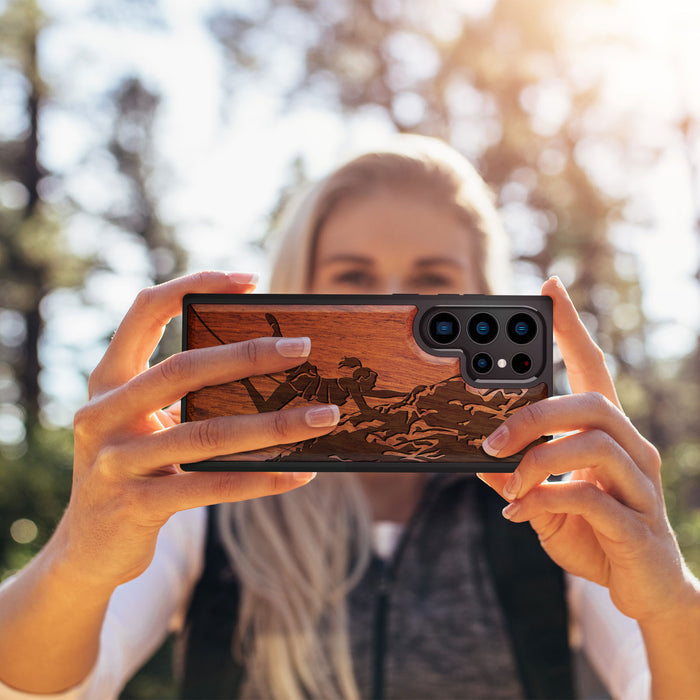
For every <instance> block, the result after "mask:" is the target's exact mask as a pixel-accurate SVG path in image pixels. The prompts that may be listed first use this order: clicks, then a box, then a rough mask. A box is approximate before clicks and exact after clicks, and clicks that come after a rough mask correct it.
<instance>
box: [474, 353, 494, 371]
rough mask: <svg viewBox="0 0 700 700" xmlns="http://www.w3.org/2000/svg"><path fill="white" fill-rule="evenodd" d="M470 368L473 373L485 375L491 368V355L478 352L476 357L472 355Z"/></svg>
mask: <svg viewBox="0 0 700 700" xmlns="http://www.w3.org/2000/svg"><path fill="white" fill-rule="evenodd" d="M472 367H473V368H474V371H475V372H478V373H479V374H485V373H486V372H488V371H490V369H491V368H492V367H493V360H492V359H491V355H487V354H486V353H485V352H480V353H479V354H478V355H474V357H473V358H472Z"/></svg>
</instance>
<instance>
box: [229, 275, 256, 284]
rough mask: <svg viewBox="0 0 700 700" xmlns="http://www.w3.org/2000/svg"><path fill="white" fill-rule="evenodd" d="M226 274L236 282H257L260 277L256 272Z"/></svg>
mask: <svg viewBox="0 0 700 700" xmlns="http://www.w3.org/2000/svg"><path fill="white" fill-rule="evenodd" d="M226 276H227V277H228V278H229V279H230V280H231V282H235V283H236V284H257V283H258V280H259V279H260V275H258V273H257V272H228V273H226Z"/></svg>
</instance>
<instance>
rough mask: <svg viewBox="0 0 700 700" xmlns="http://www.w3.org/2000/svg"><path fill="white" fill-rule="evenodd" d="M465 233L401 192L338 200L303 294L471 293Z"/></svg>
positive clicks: (451, 220) (426, 204) (473, 281)
mask: <svg viewBox="0 0 700 700" xmlns="http://www.w3.org/2000/svg"><path fill="white" fill-rule="evenodd" d="M473 264H474V260H473V254H472V253H471V250H470V245H469V232H468V231H467V230H466V229H465V227H464V224H462V223H461V222H459V221H458V220H457V219H456V217H455V216H454V215H453V214H452V213H449V212H446V211H443V210H442V209H441V208H439V207H438V206H437V205H435V204H433V203H431V202H429V201H427V199H425V200H424V199H421V198H420V196H417V197H416V196H411V195H410V194H407V193H399V192H397V193H392V192H387V193H380V194H376V195H372V196H369V197H362V198H357V199H349V200H346V201H343V202H341V203H340V204H339V205H338V206H336V208H335V209H334V210H333V211H332V212H331V214H330V216H329V217H328V219H327V220H326V223H325V224H324V226H323V228H322V229H321V231H320V233H319V238H318V246H317V249H316V257H315V265H314V275H313V279H312V282H311V289H310V291H311V292H313V293H325V294H334V293H335V294H341V293H342V294H393V293H399V294H401V293H403V294H408V293H414V294H440V293H459V294H462V293H471V294H477V293H480V292H482V291H483V290H480V289H477V287H476V279H477V276H476V275H475V274H474V271H473V267H472V265H473Z"/></svg>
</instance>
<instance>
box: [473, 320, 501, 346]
mask: <svg viewBox="0 0 700 700" xmlns="http://www.w3.org/2000/svg"><path fill="white" fill-rule="evenodd" d="M497 333H498V323H496V319H495V318H494V317H493V316H491V314H485V313H481V314H475V315H474V316H472V317H471V318H470V319H469V337H470V338H471V339H472V340H474V341H475V342H477V343H481V344H485V343H490V342H491V341H492V340H493V339H494V338H495V337H496V334H497Z"/></svg>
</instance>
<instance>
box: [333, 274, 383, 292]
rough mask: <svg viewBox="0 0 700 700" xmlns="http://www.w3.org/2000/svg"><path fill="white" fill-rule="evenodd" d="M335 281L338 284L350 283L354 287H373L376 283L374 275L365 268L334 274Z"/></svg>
mask: <svg viewBox="0 0 700 700" xmlns="http://www.w3.org/2000/svg"><path fill="white" fill-rule="evenodd" d="M333 282H335V283H337V284H348V285H351V286H354V287H367V288H369V287H371V286H372V285H373V284H374V277H373V276H372V275H371V274H370V273H369V272H365V271H364V270H347V271H346V272H341V273H339V274H337V275H335V276H334V278H333Z"/></svg>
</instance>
